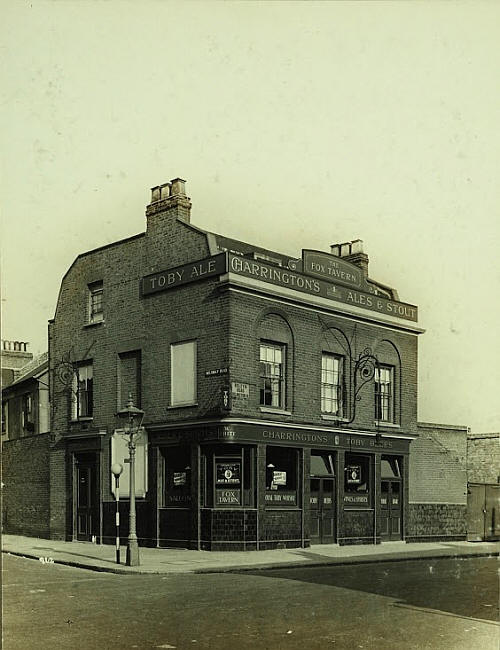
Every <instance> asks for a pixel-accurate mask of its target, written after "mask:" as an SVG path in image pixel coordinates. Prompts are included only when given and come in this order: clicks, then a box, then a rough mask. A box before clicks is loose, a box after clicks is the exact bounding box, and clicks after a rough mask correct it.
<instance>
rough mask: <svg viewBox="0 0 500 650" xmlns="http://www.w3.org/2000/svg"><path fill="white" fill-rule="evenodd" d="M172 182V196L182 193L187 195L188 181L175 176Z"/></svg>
mask: <svg viewBox="0 0 500 650" xmlns="http://www.w3.org/2000/svg"><path fill="white" fill-rule="evenodd" d="M170 184H171V196H176V195H178V194H181V195H182V196H186V181H185V180H183V179H182V178H174V179H173V180H171V181H170Z"/></svg>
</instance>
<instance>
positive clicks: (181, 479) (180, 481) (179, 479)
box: [174, 472, 187, 487]
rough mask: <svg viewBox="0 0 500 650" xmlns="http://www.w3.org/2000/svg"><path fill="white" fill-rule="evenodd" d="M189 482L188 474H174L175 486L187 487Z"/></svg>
mask: <svg viewBox="0 0 500 650" xmlns="http://www.w3.org/2000/svg"><path fill="white" fill-rule="evenodd" d="M186 482H187V473H186V472H174V486H175V487H177V486H180V485H186Z"/></svg>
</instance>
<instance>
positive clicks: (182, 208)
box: [146, 178, 191, 223]
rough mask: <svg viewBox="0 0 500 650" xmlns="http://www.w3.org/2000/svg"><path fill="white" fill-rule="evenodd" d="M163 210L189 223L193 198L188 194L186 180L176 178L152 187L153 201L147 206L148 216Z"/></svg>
mask: <svg viewBox="0 0 500 650" xmlns="http://www.w3.org/2000/svg"><path fill="white" fill-rule="evenodd" d="M161 212H164V213H168V214H172V215H174V216H175V217H176V218H178V219H182V220H183V221H186V222H187V223H189V222H190V219H191V199H190V198H189V197H187V196H186V181H185V180H183V179H182V178H174V179H173V180H171V181H170V182H169V183H163V185H156V186H155V187H152V188H151V203H150V204H149V205H148V206H147V208H146V217H147V218H148V219H149V217H151V216H153V215H155V214H159V213H161Z"/></svg>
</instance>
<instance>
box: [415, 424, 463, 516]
mask: <svg viewBox="0 0 500 650" xmlns="http://www.w3.org/2000/svg"><path fill="white" fill-rule="evenodd" d="M418 433H419V437H418V438H417V439H416V440H414V441H413V442H412V444H411V447H410V503H442V504H460V505H465V504H466V503H467V471H466V464H465V459H466V445H467V440H466V439H467V427H446V426H444V425H432V424H421V423H419V425H418Z"/></svg>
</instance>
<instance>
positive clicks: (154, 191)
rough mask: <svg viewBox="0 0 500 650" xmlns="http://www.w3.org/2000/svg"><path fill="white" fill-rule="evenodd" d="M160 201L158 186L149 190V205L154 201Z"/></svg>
mask: <svg viewBox="0 0 500 650" xmlns="http://www.w3.org/2000/svg"><path fill="white" fill-rule="evenodd" d="M159 200H160V186H159V185H157V186H156V187H152V188H151V203H154V202H155V201H159Z"/></svg>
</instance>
